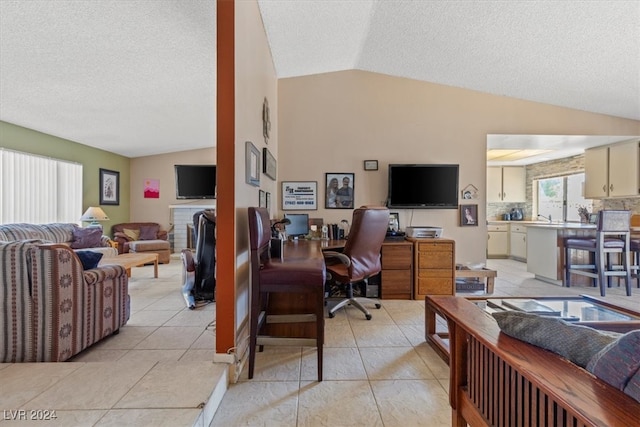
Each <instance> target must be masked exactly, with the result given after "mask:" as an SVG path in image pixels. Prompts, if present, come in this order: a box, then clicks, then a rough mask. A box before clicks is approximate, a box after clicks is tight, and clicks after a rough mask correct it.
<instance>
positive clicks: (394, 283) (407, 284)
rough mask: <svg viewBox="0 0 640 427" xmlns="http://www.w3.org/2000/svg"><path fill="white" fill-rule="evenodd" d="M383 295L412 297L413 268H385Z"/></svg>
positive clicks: (388, 296) (403, 297)
mask: <svg viewBox="0 0 640 427" xmlns="http://www.w3.org/2000/svg"><path fill="white" fill-rule="evenodd" d="M381 279H382V286H381V292H380V293H381V295H380V296H381V297H382V298H383V299H385V298H386V299H390V298H393V299H405V298H406V299H411V270H383V271H382V277H381Z"/></svg>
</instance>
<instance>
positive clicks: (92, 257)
mask: <svg viewBox="0 0 640 427" xmlns="http://www.w3.org/2000/svg"><path fill="white" fill-rule="evenodd" d="M76 255H78V258H80V262H81V263H82V268H83V269H84V270H91V269H92V268H97V267H98V263H99V262H100V260H101V259H102V254H101V253H100V252H93V251H76Z"/></svg>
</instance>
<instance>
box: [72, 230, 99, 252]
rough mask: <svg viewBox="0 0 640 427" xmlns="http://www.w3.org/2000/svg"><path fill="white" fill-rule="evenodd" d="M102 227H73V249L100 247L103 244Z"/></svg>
mask: <svg viewBox="0 0 640 427" xmlns="http://www.w3.org/2000/svg"><path fill="white" fill-rule="evenodd" d="M101 239H102V229H101V228H99V227H87V228H81V227H76V228H74V229H73V241H72V242H71V247H72V248H73V249H85V248H99V247H100V246H102V241H101Z"/></svg>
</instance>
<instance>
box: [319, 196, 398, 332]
mask: <svg viewBox="0 0 640 427" xmlns="http://www.w3.org/2000/svg"><path fill="white" fill-rule="evenodd" d="M388 226H389V209H387V208H384V207H366V206H363V207H360V208H358V209H356V210H354V211H353V220H352V221H351V229H350V230H349V239H348V240H347V244H346V245H345V247H344V250H343V251H342V252H334V251H325V252H324V256H325V258H326V260H327V273H328V275H331V278H332V279H333V280H335V281H336V282H338V283H341V284H344V285H346V291H347V297H346V298H345V299H344V300H342V301H340V302H339V303H338V304H336V305H335V306H333V307H332V308H331V309H329V317H334V316H335V313H336V311H337V310H339V309H341V308H342V307H344V306H346V305H352V306H354V307H356V308H357V309H359V310H360V311H362V312H363V313H364V315H365V317H366V318H367V320H371V313H369V310H367V309H366V307H365V306H364V305H362V302H370V303H373V304H375V307H376V308H380V307H381V305H380V303H379V302H378V301H374V300H371V299H369V298H360V297H354V295H353V285H354V284H357V283H361V282H364V283H365V286H366V283H368V279H369V278H370V277H371V276H374V275H376V274H378V273H380V271H381V270H382V267H381V264H380V250H381V248H382V243H383V242H384V238H385V236H386V234H387V227H388ZM335 259H337V260H339V261H340V262H339V263H331V261H332V260H335Z"/></svg>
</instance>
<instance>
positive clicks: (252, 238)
mask: <svg viewBox="0 0 640 427" xmlns="http://www.w3.org/2000/svg"><path fill="white" fill-rule="evenodd" d="M248 215H249V242H250V243H249V245H250V249H251V259H250V261H251V303H250V305H251V318H250V322H251V325H250V332H249V335H250V336H249V373H248V374H249V375H248V376H249V379H251V378H253V373H254V369H255V357H256V348H257V347H258V346H259V350H260V351H262V350H263V346H264V345H287V346H300V347H302V346H316V348H317V352H318V381H322V347H323V345H324V282H325V266H324V259H323V258H322V257H321V256H315V257H309V258H305V257H291V258H290V259H287V258H286V257H285V258H284V260H282V261H281V260H277V259H271V258H270V250H269V242H270V239H271V222H270V220H269V213H268V212H267V210H266V209H265V208H255V207H250V208H249V209H248ZM270 293H279V294H299V295H302V296H303V297H307V299H306V300H307V301H313V303H312V305H313V307H312V309H310V310H308V309H306V308H303V309H301V310H296V311H297V312H293V313H291V312H287V313H284V312H282V310H281V308H278V309H277V310H274V311H273V312H271V311H270V310H271V309H270V305H269V294H270ZM300 305H301V306H305V305H306V304H300ZM300 311H303V312H300ZM308 322H313V323H315V334H314V335H315V337H311V338H309V337H300V336H296V335H295V334H293V333H287V332H283V331H286V330H287V328H286V327H285V328H278V327H279V326H282V324H293V325H296V324H300V323H308ZM270 324H271V325H272V327H270V326H269V325H270Z"/></svg>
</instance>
